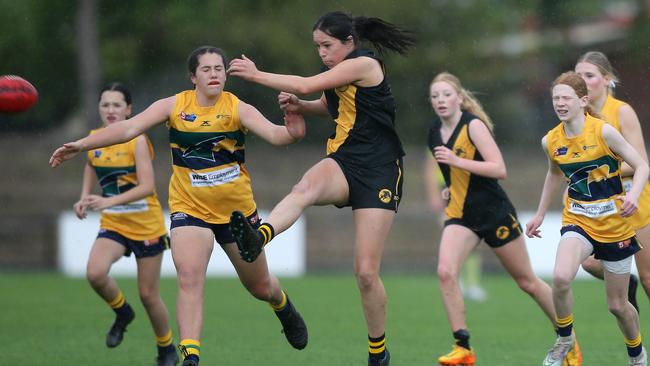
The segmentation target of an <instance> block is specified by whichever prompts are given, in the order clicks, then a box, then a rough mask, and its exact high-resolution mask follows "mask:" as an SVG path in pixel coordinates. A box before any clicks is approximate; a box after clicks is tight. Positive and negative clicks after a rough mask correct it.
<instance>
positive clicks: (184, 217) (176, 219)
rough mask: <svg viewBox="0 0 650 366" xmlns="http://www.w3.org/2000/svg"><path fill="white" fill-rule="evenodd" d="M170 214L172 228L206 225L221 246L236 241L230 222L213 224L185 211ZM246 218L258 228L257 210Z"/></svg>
mask: <svg viewBox="0 0 650 366" xmlns="http://www.w3.org/2000/svg"><path fill="white" fill-rule="evenodd" d="M170 216H171V221H172V224H171V229H174V228H175V227H180V226H198V227H204V228H208V229H210V230H212V233H213V234H214V239H215V240H216V241H217V243H219V245H221V246H223V245H225V244H231V243H234V242H235V237H234V236H232V233H231V232H230V226H229V224H211V223H209V222H205V221H203V220H201V219H199V218H196V217H194V216H191V215H188V214H186V213H184V212H174V213H172V214H171V215H170ZM246 219H248V222H249V223H250V224H251V226H253V228H254V229H257V228H258V227H259V226H260V218H259V216H258V215H257V211H255V212H253V214H252V215H250V216H248V217H247V218H246ZM171 229H170V230H171Z"/></svg>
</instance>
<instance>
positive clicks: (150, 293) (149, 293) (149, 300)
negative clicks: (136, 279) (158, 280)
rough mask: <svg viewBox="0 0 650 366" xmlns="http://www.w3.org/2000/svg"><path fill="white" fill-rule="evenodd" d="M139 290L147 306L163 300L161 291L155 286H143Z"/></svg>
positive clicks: (142, 300)
mask: <svg viewBox="0 0 650 366" xmlns="http://www.w3.org/2000/svg"><path fill="white" fill-rule="evenodd" d="M139 290H140V301H141V302H142V305H143V306H144V307H145V308H150V307H152V306H155V305H156V304H157V303H158V302H160V301H162V299H161V298H160V292H159V291H157V289H155V288H152V287H145V286H141V287H140V288H139Z"/></svg>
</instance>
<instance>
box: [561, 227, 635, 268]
mask: <svg viewBox="0 0 650 366" xmlns="http://www.w3.org/2000/svg"><path fill="white" fill-rule="evenodd" d="M569 231H573V232H575V233H578V234H580V235H582V236H584V237H585V239H587V240H588V241H589V242H590V243H591V246H592V247H593V248H594V251H593V252H592V253H591V254H593V255H594V258H596V259H600V260H604V261H609V262H617V261H620V260H623V259H625V258H627V257H630V256H632V255H634V253H636V252H638V251H639V250H641V246H640V245H639V242H638V241H637V240H636V236H633V237H631V238H628V239H625V240H621V241H616V242H613V243H603V242H600V241H598V240H595V239H594V238H592V237H591V236H590V235H589V234H587V232H586V231H584V229H583V228H581V227H580V226H578V225H566V226H562V229H560V234H562V235H564V233H566V232H569Z"/></svg>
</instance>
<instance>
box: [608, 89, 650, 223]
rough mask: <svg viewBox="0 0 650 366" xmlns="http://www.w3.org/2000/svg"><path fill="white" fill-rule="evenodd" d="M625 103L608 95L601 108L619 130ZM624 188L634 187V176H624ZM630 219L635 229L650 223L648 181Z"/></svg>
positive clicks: (649, 188)
mask: <svg viewBox="0 0 650 366" xmlns="http://www.w3.org/2000/svg"><path fill="white" fill-rule="evenodd" d="M624 105H627V103H625V102H623V101H621V100H618V99H616V98H614V97H613V96H612V95H608V96H607V99H606V100H605V104H603V108H602V109H601V110H600V114H601V116H602V117H603V119H605V122H607V123H609V124H611V125H612V126H614V128H616V129H617V130H618V132H621V123H620V121H619V119H618V112H619V110H620V109H621V107H622V106H624ZM623 188H624V189H625V191H626V192H628V191H629V190H630V189H631V188H632V177H624V178H623ZM628 220H629V221H630V224H631V225H632V227H633V228H634V229H635V230H638V229H641V228H643V227H645V226H647V225H648V224H650V183H648V182H646V184H645V186H644V187H643V191H642V192H641V196H639V209H638V210H637V211H636V212H635V213H634V215H632V216H630V217H629V218H628Z"/></svg>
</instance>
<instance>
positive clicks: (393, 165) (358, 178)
mask: <svg viewBox="0 0 650 366" xmlns="http://www.w3.org/2000/svg"><path fill="white" fill-rule="evenodd" d="M328 158H331V159H332V160H334V161H335V162H336V163H337V164H338V165H339V167H341V170H342V171H343V174H344V175H345V179H346V180H347V182H348V188H349V190H350V193H349V196H348V197H349V198H348V202H347V203H346V204H344V205H342V206H338V205H337V207H339V208H343V207H347V206H350V207H352V209H353V210H356V209H360V208H383V209H386V210H393V211H395V212H397V208H398V206H399V203H400V201H401V200H402V199H403V197H402V183H403V181H404V170H403V168H402V159H401V158H400V159H396V160H395V161H391V162H389V163H386V164H383V165H379V166H375V167H363V166H357V165H355V164H351V163H348V162H345V161H343V160H341V159H340V158H339V157H338V156H336V155H335V154H330V155H329V156H328Z"/></svg>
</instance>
